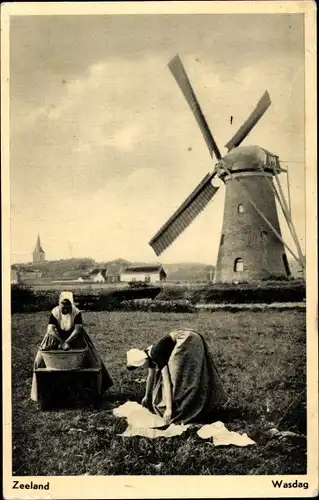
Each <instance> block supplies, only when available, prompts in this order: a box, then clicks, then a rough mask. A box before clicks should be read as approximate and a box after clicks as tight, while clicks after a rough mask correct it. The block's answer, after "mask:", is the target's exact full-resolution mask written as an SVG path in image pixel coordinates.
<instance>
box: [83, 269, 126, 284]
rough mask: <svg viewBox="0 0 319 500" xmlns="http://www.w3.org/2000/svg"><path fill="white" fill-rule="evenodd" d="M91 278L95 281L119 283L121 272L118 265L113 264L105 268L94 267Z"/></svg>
mask: <svg viewBox="0 0 319 500" xmlns="http://www.w3.org/2000/svg"><path fill="white" fill-rule="evenodd" d="M89 279H90V281H91V282H93V283H119V282H120V272H119V270H118V269H117V268H116V267H112V266H110V267H109V268H104V269H92V271H90V274H89Z"/></svg>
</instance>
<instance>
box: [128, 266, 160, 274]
mask: <svg viewBox="0 0 319 500" xmlns="http://www.w3.org/2000/svg"><path fill="white" fill-rule="evenodd" d="M161 269H163V266H129V267H127V268H126V269H125V270H124V273H157V272H159V271H160V270H161Z"/></svg>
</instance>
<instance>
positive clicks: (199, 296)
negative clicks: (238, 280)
mask: <svg viewBox="0 0 319 500" xmlns="http://www.w3.org/2000/svg"><path fill="white" fill-rule="evenodd" d="M305 298H306V285H305V282H304V281H301V280H296V281H290V282H289V281H288V282H270V283H267V282H260V283H256V284H253V283H242V284H238V285H230V286H228V285H211V286H208V287H207V286H206V287H203V288H202V289H200V290H194V293H193V294H192V297H191V299H190V300H191V301H192V302H193V303H199V302H200V303H204V304H207V303H228V304H247V303H264V304H270V303H272V302H302V301H303V300H304V299H305Z"/></svg>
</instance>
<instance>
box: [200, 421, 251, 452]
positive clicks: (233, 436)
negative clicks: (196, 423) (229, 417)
mask: <svg viewBox="0 0 319 500" xmlns="http://www.w3.org/2000/svg"><path fill="white" fill-rule="evenodd" d="M197 435H198V436H199V437H200V438H202V439H209V438H213V445H214V446H229V445H231V444H232V445H234V446H250V445H252V444H256V443H255V441H253V440H252V439H250V438H249V437H248V436H247V434H246V433H245V434H239V432H234V431H229V430H228V429H226V427H225V425H224V424H223V422H220V421H218V422H214V423H213V424H208V425H203V427H201V428H200V429H199V430H198V431H197Z"/></svg>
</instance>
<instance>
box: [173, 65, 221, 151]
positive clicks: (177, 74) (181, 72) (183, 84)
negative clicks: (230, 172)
mask: <svg viewBox="0 0 319 500" xmlns="http://www.w3.org/2000/svg"><path fill="white" fill-rule="evenodd" d="M168 67H169V69H170V71H171V73H172V75H173V76H174V78H175V80H176V82H177V84H178V86H179V88H180V89H181V91H182V93H183V95H184V97H185V99H186V101H187V103H188V105H189V107H190V108H191V110H192V112H193V115H194V117H195V119H196V121H197V123H198V125H199V128H200V130H201V132H202V134H203V136H204V139H205V142H206V144H207V147H208V149H209V152H210V154H211V156H212V157H213V153H214V154H215V156H216V158H217V159H218V160H220V159H221V154H220V151H219V149H218V146H217V144H216V142H215V140H214V138H213V136H212V134H211V131H210V130H209V127H208V124H207V121H206V118H205V116H204V113H203V112H202V110H201V107H200V105H199V102H198V101H197V98H196V96H195V93H194V90H193V88H192V86H191V84H190V81H189V79H188V76H187V74H186V71H185V69H184V66H183V64H182V61H181V59H180V57H179V56H175V57H173V59H172V60H171V62H170V63H169V64H168Z"/></svg>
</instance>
